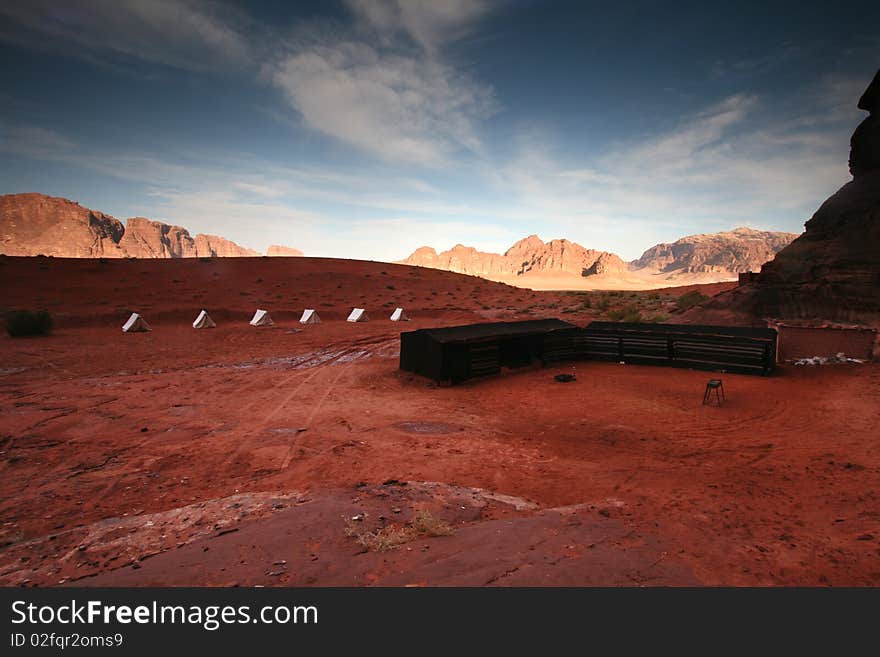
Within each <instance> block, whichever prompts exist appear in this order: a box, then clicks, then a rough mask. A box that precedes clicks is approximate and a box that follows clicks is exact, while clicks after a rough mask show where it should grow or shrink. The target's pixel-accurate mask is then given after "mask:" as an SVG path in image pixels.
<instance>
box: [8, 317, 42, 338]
mask: <svg viewBox="0 0 880 657" xmlns="http://www.w3.org/2000/svg"><path fill="white" fill-rule="evenodd" d="M51 330H52V317H51V316H50V315H49V313H48V311H46V310H38V311H32V310H16V311H14V312H12V313H10V314H9V316H8V317H7V318H6V332H7V333H9V335H10V337H13V338H19V337H23V336H27V335H48V333H49V332H50V331H51Z"/></svg>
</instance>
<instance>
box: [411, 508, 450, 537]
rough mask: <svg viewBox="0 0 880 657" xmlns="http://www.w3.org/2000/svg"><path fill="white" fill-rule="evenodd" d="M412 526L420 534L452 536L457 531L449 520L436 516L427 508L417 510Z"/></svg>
mask: <svg viewBox="0 0 880 657" xmlns="http://www.w3.org/2000/svg"><path fill="white" fill-rule="evenodd" d="M410 526H411V527H412V528H413V529H415V530H416V533H417V534H418V535H419V536H451V535H452V534H454V533H455V530H454V529H453V528H452V526H451V525H450V524H449V523H448V522H446V521H445V520H441V519H440V518H435V517H434V516H433V515H431V512H430V511H428V510H427V509H420V510H419V511H417V512H416V515H415V517H414V518H413V519H412V522H410Z"/></svg>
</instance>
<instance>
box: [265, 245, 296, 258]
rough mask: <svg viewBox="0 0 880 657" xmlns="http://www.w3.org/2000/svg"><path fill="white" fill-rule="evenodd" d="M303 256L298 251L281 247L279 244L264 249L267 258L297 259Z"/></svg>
mask: <svg viewBox="0 0 880 657" xmlns="http://www.w3.org/2000/svg"><path fill="white" fill-rule="evenodd" d="M302 254H303V252H302V251H300V250H299V249H294V248H291V247H289V246H281V245H280V244H273V245H271V246H270V247H269V248H268V249H266V255H267V256H287V257H297V256H301V255H302Z"/></svg>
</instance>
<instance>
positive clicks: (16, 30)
mask: <svg viewBox="0 0 880 657" xmlns="http://www.w3.org/2000/svg"><path fill="white" fill-rule="evenodd" d="M245 22H247V18H246V15H245V14H242V13H241V12H238V11H236V10H233V9H232V8H230V7H228V6H226V5H221V4H217V3H213V2H208V1H206V0H150V1H149V2H145V1H142V0H65V1H64V2H57V0H27V2H4V3H2V4H0V41H6V42H10V43H14V44H17V45H24V46H27V47H32V48H43V49H51V50H54V51H57V52H60V53H63V54H67V55H73V56H81V57H85V58H88V59H91V60H95V59H100V58H101V57H102V56H103V55H110V56H118V55H124V56H128V57H132V58H135V59H139V60H143V61H147V62H152V63H157V64H164V65H167V66H172V67H176V68H182V69H191V70H199V71H208V70H217V71H222V70H229V68H230V67H235V68H239V67H242V66H246V65H248V64H249V63H250V62H251V59H252V52H251V50H252V49H251V46H250V44H249V40H248V38H247V37H246V36H245V34H244V33H243V32H242V31H240V30H239V29H238V28H236V27H235V25H236V24H239V25H240V24H242V23H245Z"/></svg>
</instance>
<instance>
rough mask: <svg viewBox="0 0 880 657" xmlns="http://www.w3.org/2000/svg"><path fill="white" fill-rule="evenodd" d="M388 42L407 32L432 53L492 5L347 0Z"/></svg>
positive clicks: (477, 0) (460, 0) (461, 0)
mask: <svg viewBox="0 0 880 657" xmlns="http://www.w3.org/2000/svg"><path fill="white" fill-rule="evenodd" d="M348 5H349V6H350V7H351V9H352V10H353V11H354V12H355V14H356V15H357V16H358V17H359V18H360V20H361V21H362V22H363V23H365V24H366V25H368V26H369V27H370V28H372V29H374V30H375V31H376V32H378V34H379V36H380V38H381V39H382V41H384V42H385V43H392V42H393V41H394V40H395V39H396V38H398V37H399V36H400V35H405V36H407V37H409V38H410V39H412V40H413V41H415V42H416V43H418V44H419V45H420V46H421V47H422V48H424V49H425V50H426V51H428V52H429V53H433V52H435V51H436V50H437V49H438V48H439V47H440V46H441V45H442V44H444V43H446V42H448V41H450V40H454V39H456V38H458V37H460V36H462V35H463V34H465V33H466V32H467V31H468V30H469V29H470V28H472V27H473V25H474V23H475V22H476V21H477V20H478V19H479V18H481V17H482V16H484V15H485V14H486V13H487V12H488V11H489V9H490V3H489V2H485V1H482V0H444V1H443V2H437V1H436V0H348Z"/></svg>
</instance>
